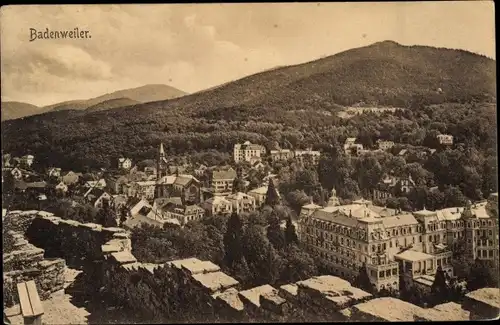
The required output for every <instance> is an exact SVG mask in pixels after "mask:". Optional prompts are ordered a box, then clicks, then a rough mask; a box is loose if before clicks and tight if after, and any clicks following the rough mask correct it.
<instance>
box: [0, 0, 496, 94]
mask: <svg viewBox="0 0 500 325" xmlns="http://www.w3.org/2000/svg"><path fill="white" fill-rule="evenodd" d="M427 9H429V10H427ZM430 9H432V10H430ZM492 12H493V5H492V4H489V3H486V2H483V3H477V2H476V3H467V2H462V3H459V2H454V3H449V2H442V3H441V2H440V3H433V4H426V3H408V4H406V3H377V4H367V3H321V4H319V5H318V4H315V3H273V4H249V3H248V4H246V3H239V4H171V5H162V4H155V5H153V4H150V5H44V6H4V7H1V10H0V15H1V18H0V19H1V22H2V24H1V28H0V32H1V43H2V50H1V59H2V66H1V74H2V85H1V86H2V95H3V96H4V98H10V99H14V100H19V101H31V102H32V103H34V104H47V103H51V102H57V101H62V100H69V99H74V98H88V97H93V96H98V95H101V94H102V93H105V92H111V91H114V90H118V89H123V88H128V87H135V86H141V85H144V84H148V83H165V84H169V85H171V86H174V87H177V88H179V89H181V90H184V91H188V92H194V91H198V90H201V89H206V88H210V87H213V86H216V85H218V84H221V83H224V82H227V81H230V80H234V79H237V78H241V77H244V76H246V75H249V74H252V73H256V72H259V71H262V70H266V69H269V68H272V67H275V66H283V65H288V64H297V63H302V62H305V61H311V60H314V59H316V58H319V57H321V56H323V55H332V54H335V53H337V52H339V51H343V50H347V49H349V48H353V47H359V46H364V45H368V44H370V43H373V42H377V41H381V40H385V39H392V40H395V41H398V42H400V43H403V44H408V45H409V44H422V45H432V46H447V47H452V48H464V49H468V50H472V51H475V52H480V53H483V54H487V55H489V56H493V57H494V53H495V47H494V27H493V26H494V16H493V15H492ZM464 21H467V22H468V24H463V22H464ZM75 27H78V28H80V29H85V30H89V31H90V33H91V35H92V38H91V39H88V40H61V39H59V40H37V41H34V42H29V29H30V28H36V29H38V30H43V29H45V28H49V29H51V30H68V29H73V28H75ZM363 35H364V36H363Z"/></svg>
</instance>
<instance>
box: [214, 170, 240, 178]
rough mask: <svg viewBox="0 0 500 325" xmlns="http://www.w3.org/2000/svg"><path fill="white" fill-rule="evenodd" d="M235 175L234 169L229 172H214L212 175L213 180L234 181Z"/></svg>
mask: <svg viewBox="0 0 500 325" xmlns="http://www.w3.org/2000/svg"><path fill="white" fill-rule="evenodd" d="M236 176H237V174H236V171H235V170H234V169H232V168H231V169H229V170H214V171H213V174H212V178H213V179H234V178H236Z"/></svg>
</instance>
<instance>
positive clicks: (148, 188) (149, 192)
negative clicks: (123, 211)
mask: <svg viewBox="0 0 500 325" xmlns="http://www.w3.org/2000/svg"><path fill="white" fill-rule="evenodd" d="M155 188H156V181H142V182H132V183H131V184H130V186H129V188H128V193H126V194H127V195H128V196H135V197H140V198H144V199H146V200H152V199H153V198H154V197H155Z"/></svg>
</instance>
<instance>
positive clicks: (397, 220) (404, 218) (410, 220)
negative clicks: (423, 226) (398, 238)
mask: <svg viewBox="0 0 500 325" xmlns="http://www.w3.org/2000/svg"><path fill="white" fill-rule="evenodd" d="M382 223H383V224H384V227H386V228H391V227H399V226H411V225H418V221H417V219H415V217H414V216H413V215H412V214H401V215H396V216H392V217H385V218H382Z"/></svg>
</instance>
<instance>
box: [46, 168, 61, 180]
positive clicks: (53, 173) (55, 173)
mask: <svg viewBox="0 0 500 325" xmlns="http://www.w3.org/2000/svg"><path fill="white" fill-rule="evenodd" d="M47 175H48V176H49V177H55V178H59V177H61V168H56V167H51V168H49V169H48V170H47Z"/></svg>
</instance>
